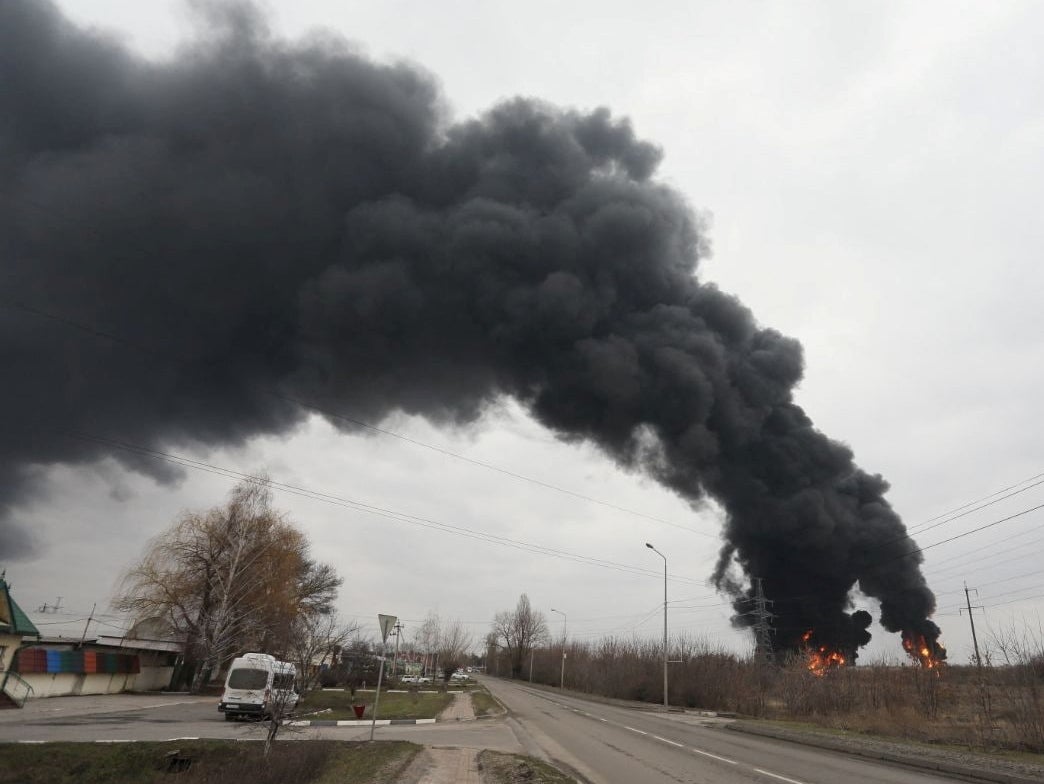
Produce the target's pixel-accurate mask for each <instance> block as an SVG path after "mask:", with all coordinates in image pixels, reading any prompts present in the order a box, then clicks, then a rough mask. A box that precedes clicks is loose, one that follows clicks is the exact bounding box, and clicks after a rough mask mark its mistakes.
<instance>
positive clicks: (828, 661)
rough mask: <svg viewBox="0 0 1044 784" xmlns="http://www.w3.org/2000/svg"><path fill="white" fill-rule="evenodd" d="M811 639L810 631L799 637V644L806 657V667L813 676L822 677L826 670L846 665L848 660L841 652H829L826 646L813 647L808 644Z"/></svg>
mask: <svg viewBox="0 0 1044 784" xmlns="http://www.w3.org/2000/svg"><path fill="white" fill-rule="evenodd" d="M811 639H812V629H809V630H808V631H807V632H805V633H804V634H802V635H801V642H802V645H803V647H804V649H805V653H806V655H807V656H808V661H807V662H806V666H807V667H808V671H809V672H811V673H812V674H813V675H817V676H820V677H822V676H823V675H825V674H826V672H827V670H830V669H833V668H835V667H843V666H845V665H846V664H848V659H847V658H846V657H845V655H844V654H843V653H841V651H836V650H831V649H830V648H829V647H828V646H826V645H820V646H814V645H812V644H810V642H809V641H810V640H811Z"/></svg>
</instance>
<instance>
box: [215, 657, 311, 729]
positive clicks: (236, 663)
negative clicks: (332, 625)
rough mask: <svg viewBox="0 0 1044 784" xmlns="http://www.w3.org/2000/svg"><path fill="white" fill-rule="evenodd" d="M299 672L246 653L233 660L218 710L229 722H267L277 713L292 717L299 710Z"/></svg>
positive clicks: (287, 666) (277, 661) (265, 658)
mask: <svg viewBox="0 0 1044 784" xmlns="http://www.w3.org/2000/svg"><path fill="white" fill-rule="evenodd" d="M296 681H297V668H295V667H294V665H293V664H291V663H289V662H283V661H279V660H278V659H276V658H275V657H274V656H269V655H268V654H267V653H245V654H243V655H242V656H240V657H238V658H236V659H233V660H232V666H231V667H229V668H228V677H227V678H225V693H224V694H222V695H221V702H220V703H219V704H218V710H219V711H221V712H222V713H224V714H225V720H226V721H232V720H233V719H236V718H238V717H240V716H250V717H253V718H257V719H264V718H267V717H269V716H271V715H272V712H273V710H278V711H279V712H280V713H282V714H287V713H290V712H291V711H292V710H293V709H294V708H295V707H296V706H297V698H298V695H297V684H296Z"/></svg>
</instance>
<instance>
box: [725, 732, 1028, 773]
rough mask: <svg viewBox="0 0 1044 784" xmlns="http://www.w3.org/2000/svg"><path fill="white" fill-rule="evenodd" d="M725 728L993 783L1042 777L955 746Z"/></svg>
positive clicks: (1016, 764)
mask: <svg viewBox="0 0 1044 784" xmlns="http://www.w3.org/2000/svg"><path fill="white" fill-rule="evenodd" d="M726 729H728V730H729V731H732V732H742V733H746V734H748V735H760V736H762V737H767V738H775V739H777V740H785V741H789V742H791V743H801V744H804V745H806V746H815V747H817V748H821V749H828V750H830V751H839V752H843V753H845V754H853V755H856V756H859V757H865V758H867V759H874V760H881V761H883V762H890V763H893V764H897V765H905V766H907V767H911V768H917V769H919V770H930V771H934V772H937V773H944V774H947V775H951V776H961V777H964V778H970V779H977V780H980V781H988V782H996V784H1039V783H1040V782H1041V781H1044V765H1035V764H1033V763H1030V762H1022V761H1019V760H1014V759H1011V758H1008V757H1004V756H1001V755H991V754H977V753H974V752H970V751H963V750H960V749H954V748H944V747H938V746H930V745H927V744H913V743H903V742H899V741H890V740H884V739H881V738H871V737H867V736H864V735H855V734H852V733H844V734H838V733H836V732H828V731H822V732H820V731H816V730H814V729H805V728H802V729H798V728H794V727H787V726H781V725H778V724H774V723H769V722H759V721H749V720H743V721H734V722H730V723H729V724H728V725H726Z"/></svg>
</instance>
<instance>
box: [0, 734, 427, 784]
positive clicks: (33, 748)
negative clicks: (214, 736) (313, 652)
mask: <svg viewBox="0 0 1044 784" xmlns="http://www.w3.org/2000/svg"><path fill="white" fill-rule="evenodd" d="M263 747H264V744H262V743H242V742H240V743H237V742H235V741H176V742H166V743H158V742H157V743H117V744H108V743H44V744H31V745H30V744H20V743H10V744H7V743H5V744H0V784H153V783H154V782H155V784H159V782H165V784H169V782H171V781H172V780H173V779H171V774H172V773H175V772H176V775H177V778H176V780H177V781H178V782H179V783H180V784H242V782H243V781H249V782H250V783H251V784H283V783H284V782H289V781H292V782H295V784H298V783H299V784H334V782H336V783H337V784H379V783H380V782H385V781H394V780H395V778H396V777H397V775H398V773H399V772H401V771H402V770H403V769H404V768H405V767H406V765H408V764H409V763H410V761H411V760H412V759H413V757H414V756H415V755H416V754H417V753H418V752H419V751H420V748H421V747H420V746H417V745H415V744H413V743H405V742H401V741H394V742H381V743H358V742H355V743H351V742H339V741H308V742H307V743H305V742H301V741H290V740H288V741H276V743H275V744H274V746H273V747H272V751H271V753H269V755H268V756H267V757H265V756H264V754H263ZM174 751H177V752H178V754H177V755H175V759H180V760H187V761H188V765H187V767H186V768H184V769H182V770H180V771H175V768H176V767H177V763H176V762H174V763H173V764H172V756H171V755H170V753H171V752H174ZM181 764H182V765H185V764H186V763H184V762H182V763H181Z"/></svg>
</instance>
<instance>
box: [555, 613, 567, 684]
mask: <svg viewBox="0 0 1044 784" xmlns="http://www.w3.org/2000/svg"><path fill="white" fill-rule="evenodd" d="M551 612H554V613H558V614H559V615H561V616H562V676H561V680H560V682H559V684H558V688H560V689H565V660H566V635H567V632H568V626H567V625H566V624H567V623H568V621H569V618H568V617H567V616H566V614H565V613H564V612H562V611H561V610H556V609H555V608H554V607H552V608H551Z"/></svg>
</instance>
